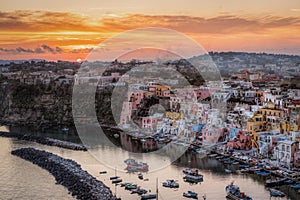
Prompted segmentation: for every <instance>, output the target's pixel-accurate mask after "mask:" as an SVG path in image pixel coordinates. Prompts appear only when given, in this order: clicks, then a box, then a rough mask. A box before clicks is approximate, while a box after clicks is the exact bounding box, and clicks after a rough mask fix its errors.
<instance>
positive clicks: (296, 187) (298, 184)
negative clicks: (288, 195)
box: [290, 183, 300, 189]
mask: <svg viewBox="0 0 300 200" xmlns="http://www.w3.org/2000/svg"><path fill="white" fill-rule="evenodd" d="M290 187H291V188H293V189H300V183H294V184H292V185H290Z"/></svg>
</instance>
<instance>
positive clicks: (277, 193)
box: [270, 188, 285, 197]
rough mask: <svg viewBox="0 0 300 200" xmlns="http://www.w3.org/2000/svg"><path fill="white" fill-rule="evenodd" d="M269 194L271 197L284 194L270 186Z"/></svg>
mask: <svg viewBox="0 0 300 200" xmlns="http://www.w3.org/2000/svg"><path fill="white" fill-rule="evenodd" d="M270 195H271V197H284V196H285V194H284V193H283V192H281V191H279V190H275V189H271V188H270Z"/></svg>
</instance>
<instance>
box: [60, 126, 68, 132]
mask: <svg viewBox="0 0 300 200" xmlns="http://www.w3.org/2000/svg"><path fill="white" fill-rule="evenodd" d="M61 130H62V131H64V132H67V131H69V128H67V127H64V128H62V129H61Z"/></svg>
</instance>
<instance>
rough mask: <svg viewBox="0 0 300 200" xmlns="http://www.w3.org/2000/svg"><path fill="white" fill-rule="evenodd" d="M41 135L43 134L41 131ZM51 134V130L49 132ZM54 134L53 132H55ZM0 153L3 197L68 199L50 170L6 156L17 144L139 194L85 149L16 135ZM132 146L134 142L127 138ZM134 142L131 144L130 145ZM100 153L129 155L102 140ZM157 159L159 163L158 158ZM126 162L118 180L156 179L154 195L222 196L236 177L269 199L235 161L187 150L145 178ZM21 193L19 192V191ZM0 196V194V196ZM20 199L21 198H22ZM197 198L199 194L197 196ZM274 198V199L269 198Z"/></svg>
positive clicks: (116, 189) (151, 184) (258, 180)
mask: <svg viewBox="0 0 300 200" xmlns="http://www.w3.org/2000/svg"><path fill="white" fill-rule="evenodd" d="M32 134H37V133H32ZM40 134H42V133H40ZM47 134H48V135H49V136H53V135H54V136H55V138H58V137H61V138H66V140H69V141H73V140H74V137H76V135H75V136H74V135H72V134H65V135H64V136H60V135H59V134H58V133H50V132H49V133H47ZM52 134H53V135H52ZM54 136H53V137H54ZM0 143H1V145H0V156H1V158H3V159H2V160H1V162H0V176H1V178H0V188H1V189H0V192H1V194H3V192H5V195H6V196H3V197H2V196H1V198H4V199H17V198H19V199H20V198H21V197H25V199H72V197H71V196H69V195H68V193H67V191H66V189H65V188H63V187H61V186H59V185H55V181H54V179H53V177H52V176H51V175H49V174H48V173H47V172H45V171H44V170H42V169H40V168H39V167H37V166H34V165H32V164H30V163H28V162H26V161H23V160H22V159H19V158H16V157H13V156H11V155H10V151H11V150H13V149H17V148H22V147H28V146H31V147H34V148H39V149H43V150H46V151H50V152H53V153H55V154H58V155H60V156H62V157H64V158H69V159H73V160H75V161H76V162H78V163H79V164H80V165H81V166H82V168H83V169H84V170H87V171H88V172H89V173H91V174H92V175H93V176H95V177H97V178H98V179H99V180H101V181H103V182H104V183H105V184H106V185H107V186H109V187H110V188H111V189H112V191H113V193H116V194H117V196H118V197H122V199H125V200H127V199H140V197H139V196H138V195H137V194H130V192H129V191H128V190H125V189H124V188H123V187H120V186H119V185H114V184H112V183H111V181H110V180H109V177H110V176H114V175H115V170H114V167H111V168H110V167H107V166H106V165H104V164H103V163H101V162H99V161H98V160H97V159H95V158H94V157H93V156H92V155H91V154H89V152H76V151H71V150H66V149H61V148H57V147H49V146H44V145H40V144H36V143H33V142H27V141H18V140H15V139H8V138H0ZM131 144H132V145H133V146H135V145H136V143H134V142H133V143H131ZM134 148H137V147H132V149H134ZM96 151H97V153H98V154H99V156H100V155H101V156H102V157H101V158H102V159H104V160H105V159H110V160H121V158H123V157H124V156H126V157H131V155H132V154H133V153H132V152H128V151H122V152H120V151H116V149H115V148H110V147H109V146H107V145H103V146H100V147H99V148H97V149H96ZM137 155H138V156H139V157H138V159H136V160H139V161H144V157H143V154H137ZM151 159H152V160H153V161H152V163H150V162H148V160H145V162H147V163H148V164H149V168H151V167H157V166H154V165H155V164H156V163H155V160H156V159H168V157H163V156H159V157H155V156H153V157H152V158H151ZM158 163H159V162H158ZM186 167H190V168H198V169H199V172H200V173H201V174H202V175H203V182H200V183H198V184H190V183H188V182H185V181H184V180H183V177H184V176H185V175H184V174H183V173H182V170H183V169H185V168H186ZM125 168H126V164H125V163H124V162H122V163H120V166H119V169H120V171H117V175H118V176H120V177H121V178H122V179H123V182H132V183H136V184H138V185H139V186H141V188H144V189H147V190H148V192H150V191H151V192H152V193H153V192H155V191H156V187H155V184H156V178H158V180H159V181H158V182H159V188H158V189H159V199H162V200H163V199H183V198H184V197H183V196H182V194H183V192H186V191H188V190H192V191H195V192H197V193H198V196H199V197H201V196H202V195H204V194H205V195H206V198H207V199H208V200H210V199H213V200H215V199H225V196H226V193H225V186H226V185H228V184H229V183H230V182H231V181H233V180H235V183H236V184H237V185H239V186H240V188H241V190H242V191H243V192H245V193H246V194H248V195H250V196H252V198H253V199H258V200H264V199H270V196H269V192H268V190H267V189H266V188H265V187H264V181H265V178H262V177H259V176H255V175H245V174H239V173H238V172H237V168H238V166H234V165H224V164H223V163H221V162H219V161H217V160H216V159H214V158H209V157H207V156H203V155H199V154H194V153H191V152H187V153H185V154H184V155H182V156H181V157H180V158H179V159H177V160H176V161H175V162H174V163H173V164H172V165H169V166H165V167H164V168H162V169H161V170H157V171H153V172H146V173H143V178H144V179H149V181H144V180H141V179H139V178H138V173H126V170H125ZM226 168H230V169H232V171H233V173H230V174H228V173H226V172H225V169H226ZM103 170H105V171H107V172H108V173H107V174H99V172H100V171H103ZM168 179H174V180H176V181H178V183H179V188H178V189H170V188H164V187H162V182H164V181H166V180H168ZM280 189H281V190H282V191H283V192H285V194H288V197H286V198H281V199H299V198H300V196H299V194H297V193H296V191H295V190H291V189H289V187H287V186H283V187H280ZM22 195H23V196H22ZM1 198H0V199H1ZM23 199H24V198H23ZM200 199H201V198H200ZM272 199H276V198H272Z"/></svg>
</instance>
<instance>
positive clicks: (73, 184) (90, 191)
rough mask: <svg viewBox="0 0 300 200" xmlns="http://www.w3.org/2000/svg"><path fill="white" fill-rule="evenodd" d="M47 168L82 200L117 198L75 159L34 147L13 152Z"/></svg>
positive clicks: (73, 194) (58, 180)
mask: <svg viewBox="0 0 300 200" xmlns="http://www.w3.org/2000/svg"><path fill="white" fill-rule="evenodd" d="M11 154H12V155H15V156H18V157H20V158H23V159H25V160H27V161H30V162H32V163H33V164H36V165H38V166H39V167H41V168H43V169H45V170H47V171H48V172H49V173H50V174H52V175H53V176H54V177H55V180H56V182H57V183H59V184H61V185H63V186H65V187H66V188H67V189H68V190H69V192H70V194H71V195H72V196H75V197H76V198H77V199H82V200H85V199H86V200H106V199H107V200H110V199H112V200H115V199H116V197H115V196H113V194H112V192H111V190H110V189H109V188H108V187H107V186H106V185H104V183H103V182H101V181H99V180H97V179H96V178H94V177H93V176H92V175H90V174H89V173H88V172H86V171H84V170H82V169H81V166H80V165H79V164H77V163H76V162H75V161H73V160H70V159H65V158H62V157H60V156H57V155H55V154H52V153H50V152H47V151H41V150H37V149H34V148H22V149H17V150H14V151H12V152H11Z"/></svg>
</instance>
